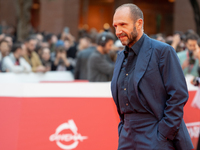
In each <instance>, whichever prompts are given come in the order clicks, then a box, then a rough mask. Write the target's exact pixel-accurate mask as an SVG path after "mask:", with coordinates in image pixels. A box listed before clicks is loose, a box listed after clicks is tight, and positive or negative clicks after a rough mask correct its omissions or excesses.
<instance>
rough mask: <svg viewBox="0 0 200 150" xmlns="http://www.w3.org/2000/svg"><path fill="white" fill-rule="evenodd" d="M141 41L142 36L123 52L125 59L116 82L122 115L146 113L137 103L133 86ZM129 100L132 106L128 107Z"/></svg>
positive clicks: (142, 39)
mask: <svg viewBox="0 0 200 150" xmlns="http://www.w3.org/2000/svg"><path fill="white" fill-rule="evenodd" d="M143 41H144V34H143V35H142V37H141V38H140V39H139V40H138V41H137V42H136V43H135V44H134V45H133V46H132V47H131V48H129V47H127V46H126V47H125V50H124V55H125V58H124V60H123V63H122V66H121V70H120V74H119V77H118V81H117V86H118V88H117V89H118V99H119V107H120V111H121V113H122V114H127V113H136V112H140V113H146V112H147V111H146V110H145V109H144V108H143V106H142V105H141V103H140V102H139V99H138V98H137V96H136V93H135V89H134V86H133V78H134V70H135V64H136V61H137V57H138V54H139V52H140V47H141V45H142V43H143ZM130 100H131V101H133V104H134V106H131V105H130Z"/></svg>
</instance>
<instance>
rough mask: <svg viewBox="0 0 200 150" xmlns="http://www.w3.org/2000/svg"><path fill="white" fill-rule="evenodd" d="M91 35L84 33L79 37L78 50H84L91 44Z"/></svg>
mask: <svg viewBox="0 0 200 150" xmlns="http://www.w3.org/2000/svg"><path fill="white" fill-rule="evenodd" d="M90 42H91V41H90V37H89V36H88V35H84V36H82V37H80V39H79V43H78V46H77V49H78V51H82V50H83V49H86V48H88V47H89V45H90Z"/></svg>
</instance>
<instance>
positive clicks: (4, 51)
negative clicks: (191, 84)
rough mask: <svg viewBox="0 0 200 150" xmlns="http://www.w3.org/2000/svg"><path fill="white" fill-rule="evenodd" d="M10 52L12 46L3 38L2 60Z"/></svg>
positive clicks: (1, 47) (0, 59)
mask: <svg viewBox="0 0 200 150" xmlns="http://www.w3.org/2000/svg"><path fill="white" fill-rule="evenodd" d="M9 52H10V46H9V44H8V42H7V41H6V40H5V39H3V40H1V41H0V61H2V59H3V58H4V57H5V56H7V55H8V54H9Z"/></svg>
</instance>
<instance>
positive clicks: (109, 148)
mask: <svg viewBox="0 0 200 150" xmlns="http://www.w3.org/2000/svg"><path fill="white" fill-rule="evenodd" d="M189 81H190V79H187V83H188V88H189V100H188V103H187V104H186V106H185V107H184V112H185V113H184V120H185V122H186V125H187V128H188V131H189V133H190V136H191V138H192V142H193V144H194V146H196V144H197V138H198V134H199V126H200V110H198V109H196V108H192V107H191V103H192V101H193V98H194V96H195V94H196V90H197V88H196V87H193V86H191V85H190V84H189ZM0 120H1V122H0V149H2V150H27V149H29V150H36V149H37V150H116V149H117V143H118V132H117V126H118V122H119V118H118V114H117V110H116V107H115V104H114V102H113V100H112V97H111V92H110V83H87V82H83V83H78V82H77V83H71V82H70V83H17V82H16V83H1V84H0Z"/></svg>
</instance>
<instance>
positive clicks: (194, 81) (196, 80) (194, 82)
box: [192, 77, 200, 86]
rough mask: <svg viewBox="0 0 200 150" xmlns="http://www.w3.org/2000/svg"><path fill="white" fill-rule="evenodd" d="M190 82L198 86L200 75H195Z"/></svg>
mask: <svg viewBox="0 0 200 150" xmlns="http://www.w3.org/2000/svg"><path fill="white" fill-rule="evenodd" d="M192 82H193V84H194V86H199V83H200V77H196V78H194V79H193V81H192Z"/></svg>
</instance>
